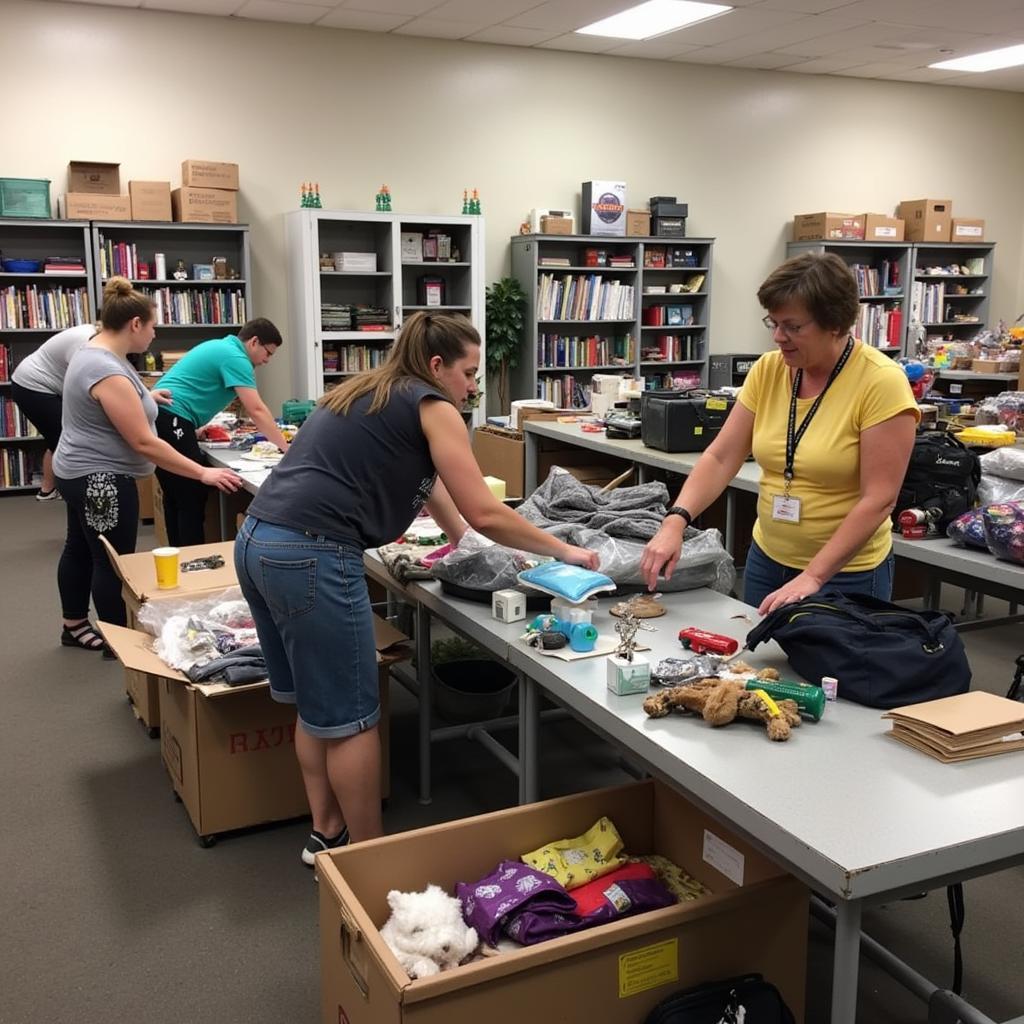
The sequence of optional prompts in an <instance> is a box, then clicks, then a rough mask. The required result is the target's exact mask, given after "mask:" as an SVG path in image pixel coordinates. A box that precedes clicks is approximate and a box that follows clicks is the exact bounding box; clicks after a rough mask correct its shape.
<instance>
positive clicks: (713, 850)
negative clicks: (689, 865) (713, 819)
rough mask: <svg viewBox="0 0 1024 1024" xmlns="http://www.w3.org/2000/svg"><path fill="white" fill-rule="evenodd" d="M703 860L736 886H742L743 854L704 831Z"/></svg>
mask: <svg viewBox="0 0 1024 1024" xmlns="http://www.w3.org/2000/svg"><path fill="white" fill-rule="evenodd" d="M703 858H704V860H705V861H706V862H707V863H708V864H710V865H711V866H712V867H713V868H714V869H715V870H716V871H719V872H721V873H722V874H723V875H725V877H726V878H728V879H729V881H730V882H735V883H736V885H742V884H743V854H742V853H740V851H739V850H737V849H735V848H734V847H732V846H730V845H729V844H728V843H727V842H726V841H725V840H724V839H719V838H718V836H716V835H715V834H714V833H713V832H709V831H708V830H707V829H704V853H703Z"/></svg>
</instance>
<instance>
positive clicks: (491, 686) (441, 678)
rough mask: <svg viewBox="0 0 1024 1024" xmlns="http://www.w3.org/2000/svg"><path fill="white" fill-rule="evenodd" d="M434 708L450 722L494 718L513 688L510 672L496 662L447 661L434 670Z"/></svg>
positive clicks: (512, 677)
mask: <svg viewBox="0 0 1024 1024" xmlns="http://www.w3.org/2000/svg"><path fill="white" fill-rule="evenodd" d="M433 675H434V708H435V709H436V711H437V713H438V714H439V715H440V716H441V717H442V718H445V719H447V720H448V721H449V722H483V721H486V720H487V719H488V718H497V717H499V716H500V715H501V714H502V713H503V712H504V710H505V708H506V706H507V705H508V698H509V695H510V694H511V693H512V691H513V689H514V688H515V685H516V677H515V674H514V673H513V672H512V670H511V669H510V668H508V667H507V666H505V665H500V664H499V663H498V662H496V661H488V660H484V659H480V660H477V661H446V662H444V664H441V665H435V666H434V667H433Z"/></svg>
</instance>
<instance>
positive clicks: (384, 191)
mask: <svg viewBox="0 0 1024 1024" xmlns="http://www.w3.org/2000/svg"><path fill="white" fill-rule="evenodd" d="M380 191H381V201H382V205H381V212H382V213H391V189H389V188H388V187H387V185H381V187H380Z"/></svg>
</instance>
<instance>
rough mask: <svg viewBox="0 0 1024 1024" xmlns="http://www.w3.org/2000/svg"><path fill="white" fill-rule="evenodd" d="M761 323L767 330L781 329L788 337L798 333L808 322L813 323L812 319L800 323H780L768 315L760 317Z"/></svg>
mask: <svg viewBox="0 0 1024 1024" xmlns="http://www.w3.org/2000/svg"><path fill="white" fill-rule="evenodd" d="M761 323H763V324H764V325H765V327H767V328H768V330H769V331H782V333H783V334H785V335H786V337H788V338H792V337H793V335H794V334H799V333H800V332H801V331H802V330H803V329H804V328H805V327H806V326H807V325H808V324H813V323H814V321H813V320H805V321H804V322H803V323H802V324H780V323H776V322H775V321H774V320H773V319H772V318H771V317H770V316H765V317H762V318H761Z"/></svg>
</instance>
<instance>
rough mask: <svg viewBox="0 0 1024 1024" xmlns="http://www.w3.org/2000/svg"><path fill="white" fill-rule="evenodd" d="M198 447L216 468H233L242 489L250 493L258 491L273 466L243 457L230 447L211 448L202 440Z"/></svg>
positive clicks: (253, 493)
mask: <svg viewBox="0 0 1024 1024" xmlns="http://www.w3.org/2000/svg"><path fill="white" fill-rule="evenodd" d="M199 447H200V449H201V450H202V452H203V454H204V455H205V456H206V461H207V462H209V463H210V465H211V466H214V467H216V468H218V469H233V470H234V471H235V472H236V473H237V474H238V475H239V476H240V477H241V478H242V489H243V490H245V491H248V492H249V493H250V494H252V495H255V494H256V493H257V492H258V491H259V489H260V485H261V484H262V483H263V481H264V480H266V479H267V477H268V476H269V475H270V472H271V470H272V469H273V466H267V465H261V464H260V463H258V462H252V461H250V460H249V459H243V458H242V453H241V452H240V451H237V450H235V449H232V448H211V447H210V446H209V445H207V444H203V443H202V442H200V444H199Z"/></svg>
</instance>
